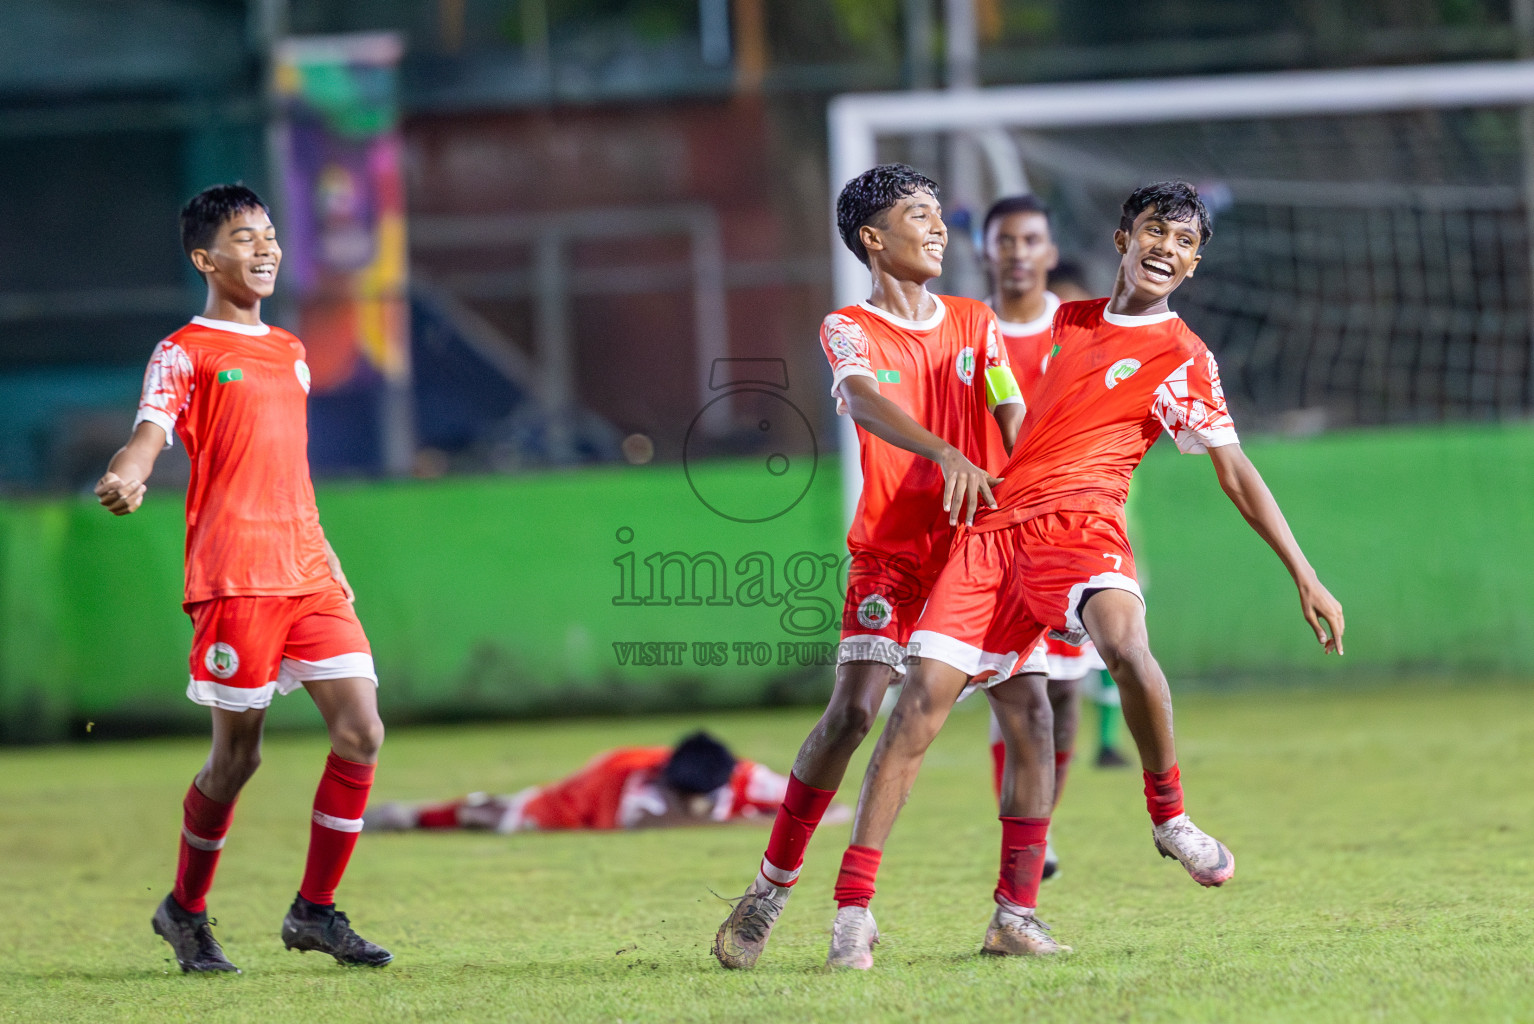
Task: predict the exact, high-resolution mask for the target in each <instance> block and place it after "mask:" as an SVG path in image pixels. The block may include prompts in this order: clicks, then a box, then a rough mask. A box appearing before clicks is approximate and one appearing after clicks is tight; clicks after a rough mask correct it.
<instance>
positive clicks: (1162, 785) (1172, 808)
mask: <svg viewBox="0 0 1534 1024" xmlns="http://www.w3.org/2000/svg"><path fill="white" fill-rule="evenodd" d="M1145 809H1146V810H1148V811H1150V816H1151V824H1153V825H1160V824H1161V823H1162V822H1164V821H1170V820H1172V819H1173V818H1175V817H1177V816H1178V815H1179V814H1181V813H1182V773H1181V772H1179V771H1178V770H1177V766H1176V765H1175V764H1174V765H1172V767H1170V768H1168V769H1167V770H1166V771H1164V772H1146V773H1145Z"/></svg>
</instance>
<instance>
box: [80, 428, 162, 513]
mask: <svg viewBox="0 0 1534 1024" xmlns="http://www.w3.org/2000/svg"><path fill="white" fill-rule="evenodd" d="M164 448H165V428H164V427H161V426H160V425H159V424H158V423H150V422H149V421H148V420H145V421H144V422H142V423H140V424H139V425H138V426H136V427H134V428H133V436H132V437H130V438H129V439H128V443H127V444H125V445H123V446H122V447H121V448H119V449H118V450H117V454H116V455H114V456H112V461H111V462H109V463H107V471H106V473H104V474H103V475H102V477H101V479H100V480H98V481H96V500H98V501H100V502H101V504H102V507H104V508H105V509H106V510H107V511H108V512H110V513H112V514H113V515H114V516H125V515H127V514H128V513H129V512H132V511H134V510H135V509H137V508H138V507H139V506H140V505H142V504H143V503H144V492H145V491H146V490H148V487H147V485H146V484H145V481H146V480H148V479H149V474H150V473H153V472H154V461H155V459H157V458H159V457H160V452H161V451H162V450H164Z"/></svg>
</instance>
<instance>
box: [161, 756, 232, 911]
mask: <svg viewBox="0 0 1534 1024" xmlns="http://www.w3.org/2000/svg"><path fill="white" fill-rule="evenodd" d="M233 818H234V804H232V803H227V804H221V803H219V802H218V801H217V800H210V799H208V798H207V797H206V796H204V795H203V792H202V790H200V789H198V788H197V783H195V782H193V783H192V785H191V786H190V787H189V788H188V789H187V791H186V799H185V800H183V801H182V802H181V855H180V856H179V857H177V859H176V885H175V888H173V889H171V895H172V896H173V897H175V900H176V902H177V903H179V904H181V907H182V909H183V910H188V911H191V912H192V913H194V914H200V913H202V912H203V911H205V910H207V909H208V890H209V889H211V888H213V872H214V871H215V870H216V869H217V868H218V855H219V852H220V851H221V850H223V848H224V836H226V835H228V834H229V822H230V820H231V819H233Z"/></svg>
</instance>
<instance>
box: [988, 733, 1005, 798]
mask: <svg viewBox="0 0 1534 1024" xmlns="http://www.w3.org/2000/svg"><path fill="white" fill-rule="evenodd" d="M1006 763H1007V744H1006V741H1004V740H997V741H996V742H995V743H992V744H991V788H992V789H994V790H996V799H997V800H1000V799H1001V770H1002V768H1004V767H1005V766H1006Z"/></svg>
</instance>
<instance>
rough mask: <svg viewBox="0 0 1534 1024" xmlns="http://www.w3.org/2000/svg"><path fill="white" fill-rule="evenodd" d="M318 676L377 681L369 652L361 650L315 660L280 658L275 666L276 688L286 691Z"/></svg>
mask: <svg viewBox="0 0 1534 1024" xmlns="http://www.w3.org/2000/svg"><path fill="white" fill-rule="evenodd" d="M322 679H371V680H373V685H374V686H377V685H378V673H377V672H376V671H374V669H373V656H372V655H371V654H363V653H361V652H357V653H353V654H338V655H336V656H335V657H334V658H321V659H320V660H319V661H299V660H297V659H296V658H283V659H282V666H281V667H280V668H279V669H278V670H277V683H276V686H277V692H278V693H281V694H284V695H286V694H289V693H292V692H293V691H294V690H296V689H298V688H299V687H300V686H302V685H304V684H305V683H314V682H319V681H320V680H322Z"/></svg>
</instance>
